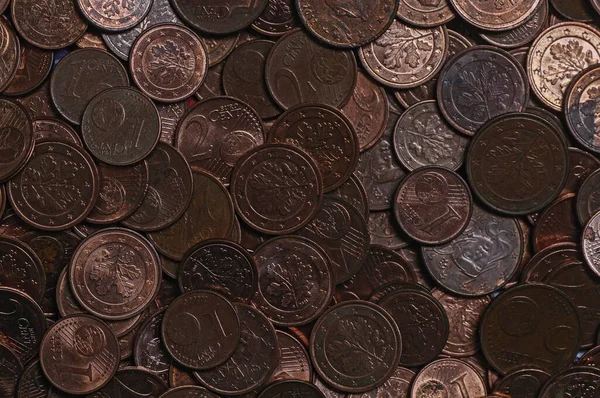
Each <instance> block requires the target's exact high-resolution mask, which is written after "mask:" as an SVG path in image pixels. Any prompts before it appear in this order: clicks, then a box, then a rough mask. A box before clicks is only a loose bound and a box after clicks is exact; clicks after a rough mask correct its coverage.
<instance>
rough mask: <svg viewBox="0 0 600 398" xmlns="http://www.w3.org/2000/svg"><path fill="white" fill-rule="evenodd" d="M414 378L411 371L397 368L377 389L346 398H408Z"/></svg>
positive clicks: (349, 395) (400, 367)
mask: <svg viewBox="0 0 600 398" xmlns="http://www.w3.org/2000/svg"><path fill="white" fill-rule="evenodd" d="M415 376H416V374H415V372H413V371H412V370H410V369H407V368H403V367H402V366H398V367H397V368H396V371H395V372H394V374H393V375H392V376H391V377H390V378H389V379H388V380H387V381H386V382H385V383H383V384H382V385H380V386H379V387H377V388H375V389H373V390H371V391H367V392H364V393H362V394H348V398H380V397H394V398H409V393H410V385H411V384H412V381H413V379H414V378H415ZM328 398H329V397H328Z"/></svg>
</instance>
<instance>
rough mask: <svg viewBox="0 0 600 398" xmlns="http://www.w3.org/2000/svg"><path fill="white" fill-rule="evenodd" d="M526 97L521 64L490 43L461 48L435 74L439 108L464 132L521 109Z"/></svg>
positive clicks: (524, 77)
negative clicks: (437, 74) (461, 49)
mask: <svg viewBox="0 0 600 398" xmlns="http://www.w3.org/2000/svg"><path fill="white" fill-rule="evenodd" d="M528 98H529V85H528V84H527V75H526V73H525V70H524V69H523V67H522V66H521V65H520V64H519V62H518V61H517V60H516V59H515V58H514V57H513V56H512V55H510V54H509V53H508V52H506V51H504V50H501V49H498V48H496V47H492V46H474V47H471V48H467V49H466V50H463V51H461V52H460V53H458V54H456V55H455V56H454V57H453V58H451V59H450V60H449V61H448V62H447V63H446V64H445V65H444V69H442V71H441V72H440V75H439V77H438V83H437V101H438V104H439V106H440V110H441V111H442V114H443V115H444V117H445V118H446V120H447V121H448V123H450V124H451V125H452V126H453V127H454V128H456V129H458V130H459V131H460V132H462V133H464V134H467V135H474V134H475V132H476V131H477V130H478V129H479V128H480V127H481V126H482V125H483V124H485V123H486V122H487V121H488V120H490V119H492V118H494V117H496V116H498V115H501V114H505V113H509V112H520V111H522V110H523V109H525V106H526V105H527V99H528Z"/></svg>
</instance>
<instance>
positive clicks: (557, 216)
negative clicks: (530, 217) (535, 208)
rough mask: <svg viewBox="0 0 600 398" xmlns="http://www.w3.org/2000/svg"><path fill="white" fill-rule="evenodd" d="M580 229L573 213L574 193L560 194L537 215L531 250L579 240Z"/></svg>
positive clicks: (536, 250)
mask: <svg viewBox="0 0 600 398" xmlns="http://www.w3.org/2000/svg"><path fill="white" fill-rule="evenodd" d="M580 237H581V229H580V225H579V222H578V221H577V215H576V214H575V194H572V193H570V194H566V195H564V196H561V197H560V198H558V199H557V200H556V201H554V202H553V203H551V204H549V205H548V207H546V209H545V210H544V211H543V212H542V213H541V214H540V215H539V217H538V220H537V222H536V223H535V230H534V233H533V251H535V252H538V251H540V250H542V249H544V248H546V247H548V246H551V245H554V244H557V243H567V242H573V243H577V242H579V239H580Z"/></svg>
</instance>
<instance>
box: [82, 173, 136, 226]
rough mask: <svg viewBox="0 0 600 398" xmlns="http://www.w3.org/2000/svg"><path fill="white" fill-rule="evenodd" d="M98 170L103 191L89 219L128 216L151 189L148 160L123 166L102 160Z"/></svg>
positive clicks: (107, 221)
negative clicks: (109, 163)
mask: <svg viewBox="0 0 600 398" xmlns="http://www.w3.org/2000/svg"><path fill="white" fill-rule="evenodd" d="M98 173H99V176H100V188H99V191H100V192H99V194H98V200H97V201H96V205H95V206H94V208H93V209H92V211H91V213H90V214H89V215H88V216H87V218H86V221H87V222H90V223H94V224H111V223H114V222H117V221H120V220H123V219H124V218H127V217H128V216H129V215H131V214H132V213H133V212H134V211H135V210H136V209H137V208H138V207H139V206H140V205H141V203H142V201H143V200H144V198H145V196H146V192H147V190H148V166H147V164H146V163H145V162H140V163H137V164H134V165H131V166H121V167H116V166H110V165H107V164H105V163H100V164H99V166H98Z"/></svg>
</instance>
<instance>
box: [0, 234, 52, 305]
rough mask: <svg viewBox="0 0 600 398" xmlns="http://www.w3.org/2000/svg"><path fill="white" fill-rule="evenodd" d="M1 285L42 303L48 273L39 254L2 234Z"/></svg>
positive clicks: (0, 256)
mask: <svg viewBox="0 0 600 398" xmlns="http://www.w3.org/2000/svg"><path fill="white" fill-rule="evenodd" d="M0 286H4V287H12V288H14V289H18V290H20V291H22V292H23V293H26V294H27V295H28V296H29V297H31V298H32V299H34V300H35V301H36V302H38V303H40V304H41V302H42V299H43V298H44V294H45V292H46V274H45V272H44V266H43V265H42V261H41V260H40V258H39V257H38V255H37V254H36V253H35V252H34V251H33V249H32V248H31V247H30V246H28V245H26V244H24V243H22V242H21V241H18V240H16V239H13V238H9V237H6V236H0Z"/></svg>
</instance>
